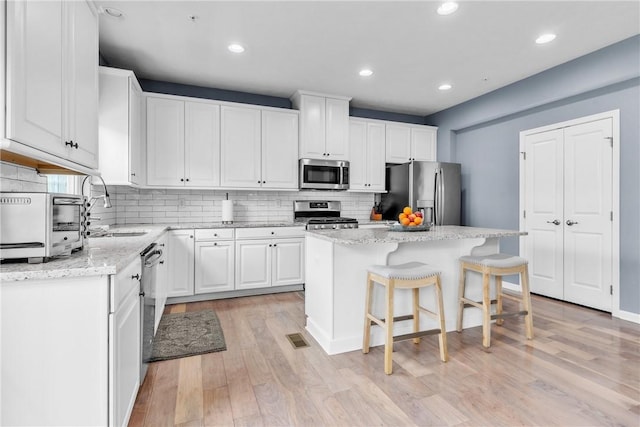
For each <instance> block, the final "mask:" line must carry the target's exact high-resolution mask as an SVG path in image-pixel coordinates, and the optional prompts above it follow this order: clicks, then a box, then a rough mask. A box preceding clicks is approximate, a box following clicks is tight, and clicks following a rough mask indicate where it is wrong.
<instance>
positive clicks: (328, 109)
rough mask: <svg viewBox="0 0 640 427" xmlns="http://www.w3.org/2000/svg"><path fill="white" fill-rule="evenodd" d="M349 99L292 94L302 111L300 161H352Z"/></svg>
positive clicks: (292, 99)
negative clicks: (350, 156)
mask: <svg viewBox="0 0 640 427" xmlns="http://www.w3.org/2000/svg"><path fill="white" fill-rule="evenodd" d="M350 100H351V98H345V97H337V96H326V95H322V94H317V93H312V92H305V91H298V92H296V93H295V94H294V95H293V97H292V98H291V101H292V104H293V106H294V108H297V109H298V110H300V152H299V155H300V158H310V159H320V160H327V159H329V160H349V101H350Z"/></svg>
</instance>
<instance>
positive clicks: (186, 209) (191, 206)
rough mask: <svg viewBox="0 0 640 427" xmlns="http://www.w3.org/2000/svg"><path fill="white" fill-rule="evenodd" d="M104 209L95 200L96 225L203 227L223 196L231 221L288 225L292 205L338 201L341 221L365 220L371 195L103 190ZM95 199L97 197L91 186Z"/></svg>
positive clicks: (217, 213) (216, 215) (218, 212)
mask: <svg viewBox="0 0 640 427" xmlns="http://www.w3.org/2000/svg"><path fill="white" fill-rule="evenodd" d="M108 189H109V194H110V196H111V203H112V205H113V207H112V208H110V209H105V208H104V207H103V206H102V202H101V200H98V202H97V203H96V205H95V206H94V208H93V209H92V211H91V214H92V216H93V217H94V218H95V217H99V218H100V220H95V219H94V221H92V224H93V225H100V224H109V225H113V224H163V223H179V224H184V223H203V222H220V221H221V220H222V200H224V199H225V198H226V194H227V193H228V194H229V199H231V200H233V201H234V221H238V222H240V221H255V222H262V221H270V222H280V221H282V222H290V221H293V202H294V201H295V200H339V201H341V202H342V212H341V213H342V216H346V217H352V218H356V219H358V220H368V219H369V214H370V212H371V208H372V206H373V202H374V195H373V193H350V192H344V191H343V192H317V191H247V190H236V191H221V190H220V191H218V190H187V189H137V188H131V187H123V186H116V187H109V188H108ZM94 194H96V195H99V194H102V188H101V187H95V193H94Z"/></svg>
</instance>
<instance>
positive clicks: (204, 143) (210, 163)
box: [184, 102, 220, 187]
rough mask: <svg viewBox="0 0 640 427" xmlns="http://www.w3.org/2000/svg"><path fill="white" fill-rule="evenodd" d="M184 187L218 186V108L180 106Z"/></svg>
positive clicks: (196, 103) (193, 104)
mask: <svg viewBox="0 0 640 427" xmlns="http://www.w3.org/2000/svg"><path fill="white" fill-rule="evenodd" d="M184 174H185V185H187V186H195V187H217V186H219V185H220V106H218V105H214V104H206V103H202V102H186V103H185V106H184Z"/></svg>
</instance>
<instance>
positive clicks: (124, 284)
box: [109, 257, 142, 313]
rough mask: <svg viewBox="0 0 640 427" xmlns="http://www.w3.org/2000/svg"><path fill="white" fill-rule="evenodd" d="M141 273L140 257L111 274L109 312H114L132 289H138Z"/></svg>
mask: <svg viewBox="0 0 640 427" xmlns="http://www.w3.org/2000/svg"><path fill="white" fill-rule="evenodd" d="M141 275H142V266H141V263H140V257H136V259H135V260H134V261H133V262H132V263H131V264H129V265H128V266H126V267H125V268H124V269H122V270H121V271H120V272H118V274H116V275H115V276H111V298H110V303H109V312H110V313H115V312H116V311H117V310H118V308H119V307H120V306H121V305H122V304H123V302H124V300H125V298H126V297H127V296H128V295H129V293H131V292H132V291H133V290H134V289H137V291H136V292H139V291H140V277H141Z"/></svg>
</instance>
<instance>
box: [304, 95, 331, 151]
mask: <svg viewBox="0 0 640 427" xmlns="http://www.w3.org/2000/svg"><path fill="white" fill-rule="evenodd" d="M300 111H301V113H300V157H301V158H310V159H326V158H327V157H326V156H325V155H324V154H325V153H326V150H325V135H326V129H325V121H326V106H325V99H324V98H323V97H321V96H313V95H301V97H300Z"/></svg>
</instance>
